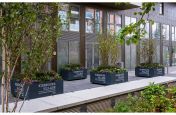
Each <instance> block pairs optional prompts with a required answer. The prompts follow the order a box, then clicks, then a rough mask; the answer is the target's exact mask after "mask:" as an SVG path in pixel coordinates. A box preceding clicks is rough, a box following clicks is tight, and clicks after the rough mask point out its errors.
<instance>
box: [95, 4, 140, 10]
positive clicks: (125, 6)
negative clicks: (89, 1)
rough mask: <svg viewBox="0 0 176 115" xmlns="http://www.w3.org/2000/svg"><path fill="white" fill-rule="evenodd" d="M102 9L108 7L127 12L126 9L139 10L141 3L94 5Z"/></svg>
mask: <svg viewBox="0 0 176 115" xmlns="http://www.w3.org/2000/svg"><path fill="white" fill-rule="evenodd" d="M94 4H97V5H99V6H102V7H108V8H112V9H117V10H126V9H132V8H138V7H140V6H141V3H134V2H130V3H94Z"/></svg>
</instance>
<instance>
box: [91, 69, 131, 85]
mask: <svg viewBox="0 0 176 115" xmlns="http://www.w3.org/2000/svg"><path fill="white" fill-rule="evenodd" d="M127 81H128V72H124V73H122V74H114V73H108V72H106V73H94V72H90V82H91V83H94V84H100V85H111V84H116V83H122V82H127Z"/></svg>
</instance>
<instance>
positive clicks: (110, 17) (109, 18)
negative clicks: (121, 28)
mask: <svg viewBox="0 0 176 115" xmlns="http://www.w3.org/2000/svg"><path fill="white" fill-rule="evenodd" d="M108 23H111V24H114V14H113V13H109V14H108Z"/></svg>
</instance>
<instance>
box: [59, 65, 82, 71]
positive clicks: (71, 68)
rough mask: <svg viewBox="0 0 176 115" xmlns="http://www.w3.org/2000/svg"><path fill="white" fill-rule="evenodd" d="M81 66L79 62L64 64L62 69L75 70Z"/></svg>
mask: <svg viewBox="0 0 176 115" xmlns="http://www.w3.org/2000/svg"><path fill="white" fill-rule="evenodd" d="M81 68H82V67H81V65H80V64H66V65H64V66H63V67H62V69H63V70H67V71H76V70H80V69H81Z"/></svg>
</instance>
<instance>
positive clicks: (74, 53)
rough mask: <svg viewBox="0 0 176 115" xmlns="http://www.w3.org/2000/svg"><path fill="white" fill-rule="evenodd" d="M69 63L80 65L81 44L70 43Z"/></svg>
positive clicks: (76, 42)
mask: <svg viewBox="0 0 176 115" xmlns="http://www.w3.org/2000/svg"><path fill="white" fill-rule="evenodd" d="M69 63H74V64H78V63H79V42H78V41H69Z"/></svg>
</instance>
